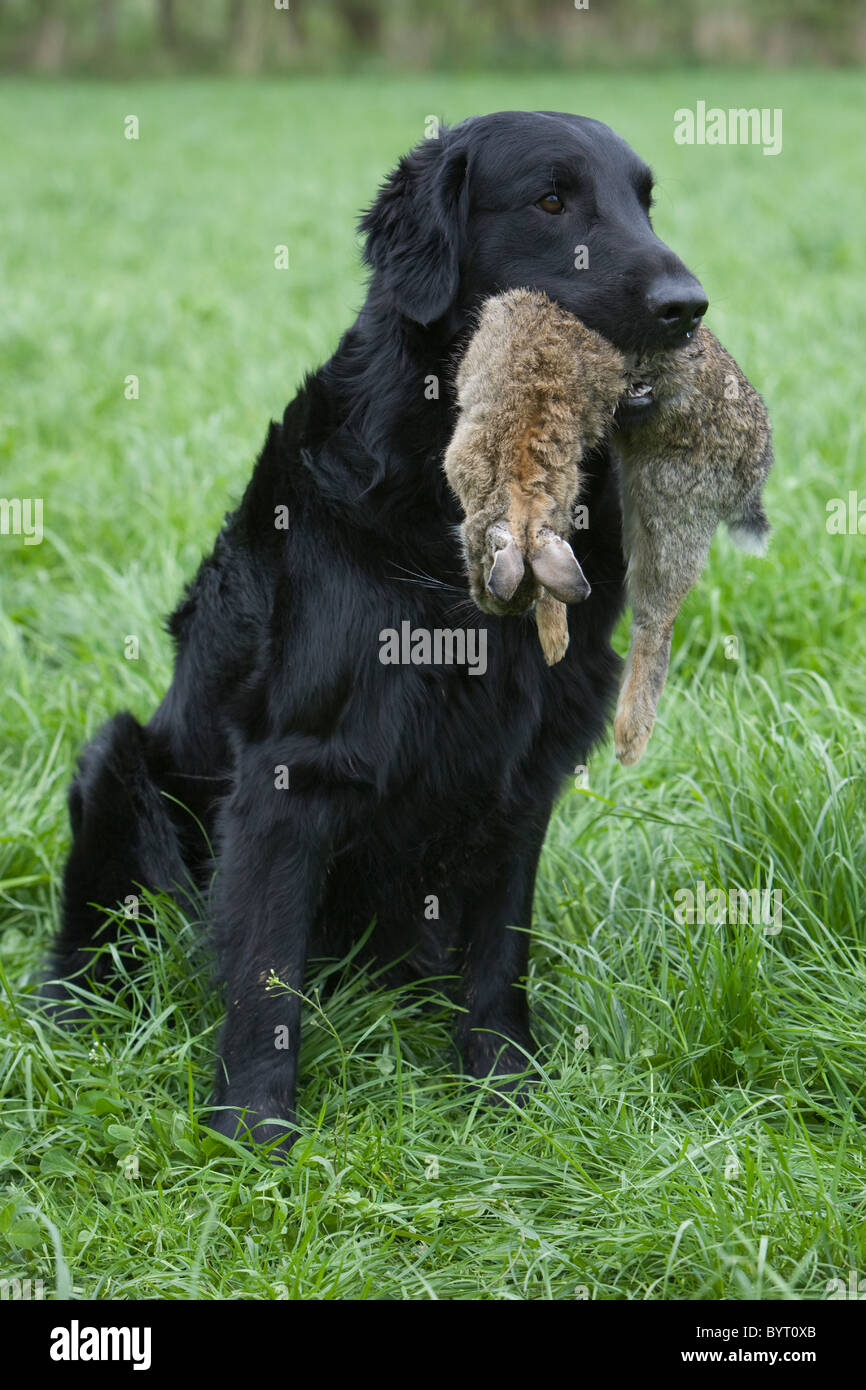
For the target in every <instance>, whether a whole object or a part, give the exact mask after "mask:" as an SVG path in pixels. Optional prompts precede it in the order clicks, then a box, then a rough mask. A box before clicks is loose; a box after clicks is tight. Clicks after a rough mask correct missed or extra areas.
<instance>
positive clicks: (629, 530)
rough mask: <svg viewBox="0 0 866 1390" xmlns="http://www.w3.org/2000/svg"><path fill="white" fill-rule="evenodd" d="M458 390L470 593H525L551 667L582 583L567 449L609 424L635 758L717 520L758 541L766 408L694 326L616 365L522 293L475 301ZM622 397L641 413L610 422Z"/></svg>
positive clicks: (565, 317)
mask: <svg viewBox="0 0 866 1390" xmlns="http://www.w3.org/2000/svg"><path fill="white" fill-rule="evenodd" d="M627 380H630V381H631V382H632V386H631V388H630V389H629V391H628V392H627V391H626V382H627ZM457 389H458V401H459V404H460V407H461V415H460V419H459V421H458V424H457V428H456V429H455V432H454V435H453V438H452V440H451V443H450V445H449V448H448V451H447V453H446V456H445V471H446V473H447V476H448V479H449V482H450V483H451V486H452V487H453V489H454V491H455V493H456V494H457V496H458V498H459V499H460V502H461V503H462V505H463V509H464V512H465V515H466V519H465V522H464V525H463V540H464V550H465V555H466V564H467V571H468V575H469V586H470V591H471V593H472V596H473V598H474V599H475V601H476V603H478V605H479V607H481V608H483V609H485V610H486V611H487V612H492V613H496V614H500V615H503V614H508V613H520V612H523V611H525V609H526V608H528V607H529V606H530V604H531V603H533V602H535V603H536V619H537V624H538V633H539V640H540V642H541V646H542V650H543V652H544V655H545V659H546V660H547V662H548V664H549V665H553V664H554V663H555V662H556V661H559V660H560V659H561V658H562V657H563V656H564V654H565V651H566V648H567V646H568V624H567V618H566V610H565V607H564V604H565V602H575V601H577V600H579V599H582V598H585V597H586V596H587V595H588V593H589V585H588V583H587V582H586V579H585V577H584V575H583V572H582V570H581V568H580V565H579V564H578V562H577V560H576V559H575V557H574V554H573V552H572V550H571V547H570V545H569V544H568V541H567V540H566V539H564V537H566V536H568V535H569V534H570V532H571V530H572V514H573V509H574V505H575V502H576V500H577V497H578V494H579V490H580V460H581V458H582V456H583V454H584V452H585V451H586V450H587V449H588V448H590V447H591V446H592V445H594V444H595V443H597V442H598V441H599V440H600V439H601V438H602V436H603V435H604V434H605V433H606V432H610V441H609V442H610V444H611V446H612V450H613V453H614V455H615V456H616V458H617V459H618V462H619V467H620V476H621V484H622V498H623V519H624V527H623V545H624V549H625V552H626V556H627V559H628V574H627V583H628V596H629V602H630V603H631V607H632V611H633V626H632V639H631V646H630V649H629V654H628V659H627V662H626V670H625V674H624V677H623V683H622V686H621V690H620V697H619V703H618V705H617V712H616V718H615V722H614V739H615V744H616V752H617V757H619V758H620V760H621V761H622V762H624V763H632V762H636V761H637V760H638V758H639V757H640V756H641V754H642V752H643V750H644V748H645V747H646V743H647V740H648V739H649V736H650V733H651V732H652V727H653V723H654V720H655V713H656V708H657V706H658V701H659V697H660V695H661V692H662V689H663V688H664V683H665V678H666V676H667V669H668V661H669V657H670V641H671V633H672V630H673V624H674V620H675V618H676V615H677V612H678V610H679V607H680V605H681V603H682V602H683V599H684V598H685V596H686V594H687V593H688V592H689V590H690V589H691V588H692V587H693V585H694V584H695V583H696V581H697V579H698V577H699V576H700V573H701V571H702V569H703V567H704V564H705V563H706V558H707V553H708V551H709V547H710V542H711V540H712V537H713V534H714V532H715V530H716V527H717V526H718V524H719V522H720V521H724V522H726V524H727V525H728V527H729V529H730V530H731V533H732V535H733V537H734V539H735V540H736V541H737V542H738V543H739V544H740V545H744V546H745V547H746V548H749V549H753V550H762V549H763V548H764V545H765V542H766V536H767V532H768V530H769V527H768V523H767V519H766V516H765V515H764V511H763V508H762V506H761V500H760V496H761V488H762V486H763V483H764V480H765V479H766V476H767V473H768V472H769V469H770V466H771V464H772V459H773V455H772V448H771V443H770V426H769V421H768V419H767V412H766V409H765V407H764V403H763V401H762V400H761V397H760V396H759V395H758V393H757V391H755V390H754V388H753V387H752V386H751V385H750V384H749V382H748V381H747V380H746V378H745V377H744V376H743V374H742V372H741V371H740V369H739V367H738V366H737V364H736V363H735V362H734V360H733V358H732V357H731V356H730V355H729V354H728V353H727V352H726V351H725V349H724V348H723V347H722V345H721V344H720V343H719V342H718V340H717V339H716V338H715V337H714V336H713V335H712V333H710V332H709V330H708V329H706V328H704V327H703V326H701V327H700V328H699V329H698V330H697V331H696V332H695V334H694V336H693V338H692V339H691V340H690V341H689V342H687V343H686V345H685V346H684V347H682V348H678V349H676V350H672V351H669V352H664V353H658V354H655V355H654V356H653V357H652V358H649V359H645V360H643V361H639V362H637V363H636V364H627V363H626V361H625V359H624V358H623V356H622V354H621V353H619V352H618V351H617V350H616V349H615V348H614V347H612V346H611V344H610V343H608V342H607V341H606V339H604V338H602V337H601V336H600V335H599V334H597V333H595V332H593V330H591V329H589V328H587V327H586V326H585V325H584V324H582V323H580V321H579V320H577V319H575V318H574V317H573V316H572V315H571V314H568V313H566V312H565V311H564V310H563V309H560V308H559V306H558V305H555V304H552V303H551V301H550V300H548V299H547V298H546V296H545V295H543V294H539V293H536V292H534V291H530V290H511V291H509V292H508V293H507V294H504V295H499V296H497V297H495V298H493V299H489V300H488V301H487V303H486V304H485V306H484V309H483V312H482V314H481V318H480V322H479V327H478V329H477V331H476V333H475V334H474V336H473V338H472V340H471V342H470V344H469V347H468V349H467V351H466V353H465V355H464V358H463V360H462V363H461V366H460V369H459V373H458V376H457ZM623 398H624V399H625V400H626V401H628V400H629V399H631V401H632V402H634V401H635V400H636V399H637V400H638V401H640V402H642V403H643V409H642V410H641V416H642V418H641V419H640V422H639V424H636V425H634V426H627V425H624V424H622V423H620V425H619V426H618V427H617V428H613V425H614V410H615V408H616V405H617V403H618V402H619V401H620V399H623Z"/></svg>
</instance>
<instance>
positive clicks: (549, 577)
mask: <svg viewBox="0 0 866 1390" xmlns="http://www.w3.org/2000/svg"><path fill="white" fill-rule="evenodd" d="M529 563H530V566H531V567H532V573H533V574H534V575H535V577H536V579H537V580H538V581H539V583H540V584H543V585H544V587H545V589H547V590H548V592H549V593H551V594H553V597H554V598H558V599H559V601H560V603H579V602H580V601H581V599H585V598H588V597H589V595H590V593H591V590H590V587H589V580H588V579H587V577H586V575H585V574H584V572H583V570H582V569H581V568H580V565H579V564H578V562H577V559H576V558H575V554H574V551H573V550H572V548H571V546H570V545H569V544H568V541H564V540H563V539H562V537H561V536H556V535H554V533H553V532H552V531H551V532H550V535H549V537H547V538H546V539H545V540H543V542H542V545H541V547H540V549H539V550H538V551H536V553H535V555H534V556H533V557H532V559H531V560H530V562H529Z"/></svg>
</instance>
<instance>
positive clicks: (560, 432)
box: [445, 290, 626, 664]
mask: <svg viewBox="0 0 866 1390" xmlns="http://www.w3.org/2000/svg"><path fill="white" fill-rule="evenodd" d="M625 380H626V379H625V372H624V362H623V358H622V355H621V354H620V353H619V352H617V350H616V348H614V347H612V346H611V344H610V343H608V342H607V341H606V339H604V338H602V337H601V336H600V335H599V334H598V333H594V332H593V331H592V330H591V329H589V328H586V327H585V326H584V325H583V324H582V323H581V322H580V320H579V319H576V318H574V317H573V315H571V314H568V313H566V312H565V310H563V309H560V308H559V306H558V305H556V304H553V303H551V301H550V300H549V299H548V298H547V297H546V295H543V294H539V293H536V292H533V291H530V290H511V291H509V292H508V293H507V294H503V295H499V296H497V297H496V298H494V299H488V300H487V302H486V304H485V305H484V309H483V311H482V314H481V319H480V322H479V326H478V330H477V332H476V333H475V335H474V336H473V338H472V340H471V342H470V344H469V347H468V349H467V351H466V353H465V355H464V357H463V360H462V362H461V364H460V370H459V372H458V376H457V393H458V400H459V403H460V408H461V414H460V419H459V421H458V424H457V428H456V430H455V431H454V436H453V438H452V440H451V444H450V446H449V448H448V452H447V453H446V455H445V471H446V473H447V475H448V480H449V482H450V484H451V486H452V488H453V489H454V491H455V492H456V494H457V496H458V498H459V499H460V501H461V503H462V504H463V509H464V511H465V513H466V520H465V523H464V526H463V541H464V551H465V555H466V564H467V570H468V574H469V588H470V591H471V593H472V597H473V598H474V599H475V602H476V603H477V604H478V606H479V607H480V608H483V609H485V610H486V611H487V612H489V613H497V614H504V613H520V612H523V611H524V610H525V609H526V608H527V607H528V606H529V604H530V603H531V602H532V601H533V600H536V599H537V600H539V602H538V606H537V608H536V617H537V622H538V630H539V636H540V638H541V643H542V648H543V650H544V654H545V657H546V658H547V661H548V663H549V664H552V663H553V662H554V661H558V660H559V659H560V658H561V657H562V656H563V655H564V654H565V649H566V647H567V645H568V626H567V623H566V615H565V609H564V608H563V606H562V604H561V603H560V602H558V601H557V600H558V599H564V600H567V601H569V602H575V601H576V600H578V599H580V598H585V597H586V595H587V594H588V593H589V585H588V584H587V582H586V579H585V577H584V575H583V571H582V570H581V568H580V565H579V564H578V562H577V560H576V559H575V557H574V555H573V553H572V550H571V547H570V545H569V544H568V542H567V541H566V540H564V539H563V537H564V536H567V535H568V534H569V532H570V531H571V530H572V524H571V514H572V509H573V507H574V504H575V501H576V498H577V494H578V489H579V485H580V478H579V473H578V464H579V462H580V459H581V457H582V455H583V453H584V451H585V450H586V449H587V448H589V447H590V445H592V444H594V443H595V442H596V441H597V440H598V439H599V438H600V437H601V435H602V434H603V432H604V430H605V428H606V427H608V426H609V425H610V424H611V423H612V419H613V410H614V406H615V405H616V402H617V400H618V398H619V396H620V395H621V394H622V391H623V388H624V387H625ZM554 596H555V597H554Z"/></svg>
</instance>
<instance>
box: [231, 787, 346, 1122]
mask: <svg viewBox="0 0 866 1390" xmlns="http://www.w3.org/2000/svg"><path fill="white" fill-rule="evenodd" d="M327 825H328V822H327V817H326V815H325V814H324V808H323V806H322V805H321V804H320V805H313V804H311V800H310V798H309V797H308V796H305V795H304V794H302V793H301V794H296V793H293V792H292V790H291V789H290V788H285V789H281V790H274V788H273V785H271V786H269V787H267V788H266V790H265V791H264V793H263V794H261V795H258V794H256V792H255V791H254V790H253V789H252V786H251V784H250V783H249V782H248V783H247V785H246V786H244V785H243V784H241V786H240V787H239V789H238V791H237V792H236V793H235V794H234V795H233V796H232V798H231V799H230V801H229V803H228V804H227V806H226V807H225V810H224V813H223V820H222V825H221V836H220V839H221V846H222V848H221V855H220V863H219V874H218V879H217V888H216V893H217V898H216V906H217V910H216V935H217V947H218V951H219V956H220V966H221V972H222V975H223V978H224V980H225V984H226V988H227V1001H226V1002H227V1013H226V1021H225V1025H224V1027H223V1033H222V1040H221V1043H220V1060H219V1063H218V1065H217V1078H216V1087H215V1092H216V1094H215V1102H214V1105H215V1109H214V1115H213V1118H212V1124H213V1126H214V1128H215V1129H217V1130H219V1131H220V1132H221V1133H223V1134H227V1135H229V1136H231V1137H235V1136H237V1137H238V1138H242V1139H245V1138H247V1137H248V1133H249V1135H251V1136H252V1138H253V1139H254V1140H256V1141H257V1142H259V1143H266V1142H269V1141H271V1140H274V1139H277V1138H279V1139H281V1140H282V1141H283V1144H284V1145H285V1146H286V1147H288V1146H289V1145H290V1144H291V1143H292V1142H293V1140H294V1138H295V1137H296V1136H295V1133H294V1131H293V1121H294V1113H295V1088H296V1083H297V1070H298V1051H299V1047H300V1038H301V1000H300V991H301V989H302V987H303V978H304V965H305V962H306V955H307V943H308V940H309V936H310V928H311V926H312V922H313V918H314V916H315V913H316V910H317V907H318V905H319V902H320V899H321V896H322V888H323V883H324V878H325V874H326V871H327V863H328V853H329V846H330V836H329V834H328V830H327Z"/></svg>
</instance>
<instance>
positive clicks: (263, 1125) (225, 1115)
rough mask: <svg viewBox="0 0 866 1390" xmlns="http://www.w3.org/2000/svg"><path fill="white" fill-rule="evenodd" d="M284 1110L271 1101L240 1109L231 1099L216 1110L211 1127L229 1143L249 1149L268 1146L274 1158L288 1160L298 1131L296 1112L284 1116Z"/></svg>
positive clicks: (247, 1104) (216, 1107) (282, 1106)
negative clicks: (245, 1146)
mask: <svg viewBox="0 0 866 1390" xmlns="http://www.w3.org/2000/svg"><path fill="white" fill-rule="evenodd" d="M284 1110H285V1107H284V1105H283V1103H282V1102H278V1101H275V1100H274V1099H272V1098H269V1097H264V1098H263V1099H261V1100H253V1101H248V1102H247V1103H246V1104H243V1105H241V1104H239V1103H237V1102H233V1101H232V1098H231V1096H228V1097H226V1099H225V1100H224V1101H223V1102H221V1103H220V1104H219V1105H216V1106H215V1107H214V1109H213V1111H212V1112H211V1115H210V1119H209V1121H208V1125H209V1128H210V1129H212V1130H214V1131H215V1132H216V1133H217V1134H221V1135H224V1136H225V1138H226V1139H235V1140H237V1142H238V1143H240V1144H246V1145H248V1146H251V1145H261V1146H263V1147H264V1146H266V1147H267V1148H268V1149H269V1151H270V1152H272V1153H273V1154H274V1156H275V1157H285V1156H286V1155H287V1154H288V1152H289V1150H290V1149H291V1147H292V1145H293V1144H294V1142H295V1140H296V1139H297V1138H298V1131H297V1129H296V1128H295V1116H294V1111H293V1110H292V1111H290V1112H289V1113H288V1114H285V1113H283V1112H284Z"/></svg>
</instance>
